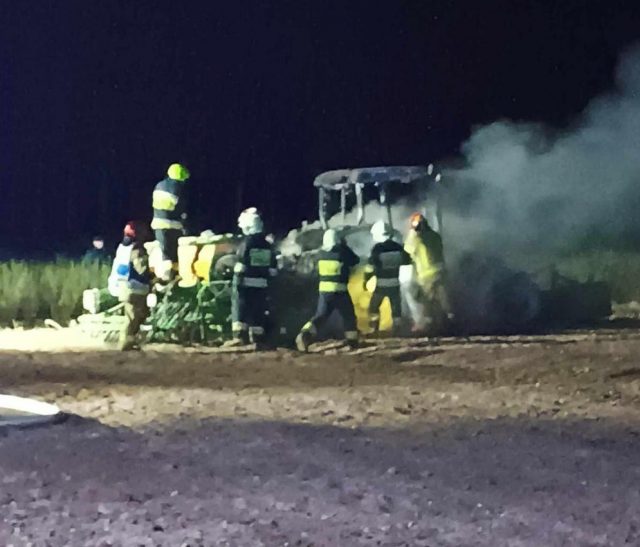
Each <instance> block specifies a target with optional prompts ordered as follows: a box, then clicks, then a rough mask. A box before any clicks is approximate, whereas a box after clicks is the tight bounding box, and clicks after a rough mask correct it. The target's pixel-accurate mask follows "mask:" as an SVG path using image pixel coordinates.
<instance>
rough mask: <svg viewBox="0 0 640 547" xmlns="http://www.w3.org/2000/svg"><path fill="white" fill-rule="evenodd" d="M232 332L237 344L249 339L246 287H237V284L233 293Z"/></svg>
mask: <svg viewBox="0 0 640 547" xmlns="http://www.w3.org/2000/svg"><path fill="white" fill-rule="evenodd" d="M231 332H232V334H233V342H234V343H235V344H246V343H247V342H248V341H249V325H248V323H247V302H246V289H243V288H241V287H236V286H235V284H234V287H233V289H232V294H231Z"/></svg>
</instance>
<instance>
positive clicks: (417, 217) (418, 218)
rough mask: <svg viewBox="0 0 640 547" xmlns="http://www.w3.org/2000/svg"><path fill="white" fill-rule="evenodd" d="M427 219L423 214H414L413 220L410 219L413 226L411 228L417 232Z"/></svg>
mask: <svg viewBox="0 0 640 547" xmlns="http://www.w3.org/2000/svg"><path fill="white" fill-rule="evenodd" d="M425 220H426V219H425V218H424V215H423V214H422V213H413V214H412V215H411V218H410V219H409V222H410V224H411V227H412V228H413V229H414V230H416V229H417V228H418V226H420V225H421V224H422V223H423V222H424V221H425Z"/></svg>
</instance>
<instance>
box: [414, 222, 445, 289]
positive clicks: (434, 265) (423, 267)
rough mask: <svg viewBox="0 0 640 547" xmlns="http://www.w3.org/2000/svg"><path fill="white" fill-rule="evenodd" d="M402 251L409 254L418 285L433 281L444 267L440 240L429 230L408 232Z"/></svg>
mask: <svg viewBox="0 0 640 547" xmlns="http://www.w3.org/2000/svg"><path fill="white" fill-rule="evenodd" d="M404 250H405V251H407V253H409V256H410V257H411V259H412V260H413V264H414V266H415V271H416V277H417V280H418V283H420V284H422V283H429V282H431V281H433V279H434V277H435V276H437V275H438V274H439V273H440V272H441V271H442V269H443V267H444V255H443V250H442V238H441V237H440V234H439V233H438V232H436V231H435V230H432V229H431V228H423V229H422V230H420V231H416V230H410V231H409V234H408V235H407V238H406V240H405V243H404Z"/></svg>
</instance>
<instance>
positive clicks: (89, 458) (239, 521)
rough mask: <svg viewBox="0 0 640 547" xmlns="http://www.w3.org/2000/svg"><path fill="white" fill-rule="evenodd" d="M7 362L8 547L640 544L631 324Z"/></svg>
mask: <svg viewBox="0 0 640 547" xmlns="http://www.w3.org/2000/svg"><path fill="white" fill-rule="evenodd" d="M0 348H1V349H0V392H2V393H11V394H16V395H25V396H32V397H37V398H39V399H43V400H46V401H49V402H55V403H56V404H58V405H59V406H60V407H61V408H62V409H63V410H64V411H65V412H68V413H69V414H70V418H69V419H68V420H67V421H66V422H64V423H62V424H58V425H54V426H48V427H42V428H37V429H24V430H18V429H6V428H5V429H4V430H0V507H1V512H0V545H15V546H22V545H34V546H40V545H42V546H62V545H71V546H76V545H77V546H85V545H100V546H107V545H114V546H115V545H126V546H129V545H132V546H137V545H144V546H147V545H148V546H156V545H161V546H164V545H166V546H174V545H178V546H179V545H185V546H186V545H191V546H198V545H207V546H209V545H233V546H235V545H239V546H243V545H248V546H254V545H267V546H270V545H304V546H310V545H314V546H320V545H345V546H348V545H410V546H413V545H418V546H419V545H422V546H491V547H495V546H531V547H533V546H535V547H540V546H555V545H558V546H560V545H585V546H596V545H598V546H600V545H601V546H611V545H614V546H617V545H640V362H639V360H638V355H639V352H640V330H636V329H632V328H628V329H617V330H614V329H602V330H599V331H580V332H566V333H561V334H553V335H536V336H533V335H532V336H511V337H472V338H467V339H453V338H443V339H439V340H429V339H411V340H400V339H389V340H378V341H375V342H373V341H372V342H368V343H367V344H366V345H365V346H364V347H362V348H361V349H359V350H357V351H348V350H347V349H346V348H345V347H344V346H342V345H341V344H339V343H330V342H329V343H325V344H322V345H318V346H316V347H314V348H312V349H313V352H312V353H310V354H307V355H301V354H298V353H296V352H293V351H289V350H285V349H282V350H278V351H270V352H265V353H259V354H255V353H251V352H235V353H229V352H220V351H215V350H209V349H202V348H178V347H170V346H164V347H161V346H150V347H148V348H145V350H144V351H142V352H135V353H128V354H120V353H117V352H113V351H109V350H108V349H104V348H101V347H98V346H96V345H95V344H91V343H88V342H87V341H86V340H82V339H80V338H79V337H77V335H76V334H74V333H73V332H72V331H68V330H63V331H25V332H4V333H0ZM28 348H31V351H27V349H28Z"/></svg>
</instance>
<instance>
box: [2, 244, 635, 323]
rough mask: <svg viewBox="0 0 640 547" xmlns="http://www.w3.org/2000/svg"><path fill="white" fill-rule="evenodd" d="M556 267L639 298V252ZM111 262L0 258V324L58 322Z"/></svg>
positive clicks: (578, 257) (99, 281)
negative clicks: (603, 282) (2, 259)
mask: <svg viewBox="0 0 640 547" xmlns="http://www.w3.org/2000/svg"><path fill="white" fill-rule="evenodd" d="M552 263H553V264H554V265H555V267H556V268H557V270H558V272H559V273H561V274H563V275H565V276H568V277H571V278H573V279H577V280H579V281H586V280H588V279H593V280H598V281H606V282H607V283H609V285H610V286H611V289H612V295H613V299H614V300H615V301H616V302H630V301H638V302H640V252H631V251H626V252H623V251H584V252H579V253H574V254H567V255H565V256H562V257H559V258H556V259H554V260H553V261H552ZM109 270H110V265H107V264H86V263H81V262H73V261H68V260H57V261H55V262H26V261H11V262H4V263H0V326H3V327H7V326H8V327H11V326H16V325H24V326H33V325H37V324H41V323H42V322H43V321H44V320H45V319H49V318H50V319H53V320H55V321H57V322H58V323H60V324H61V325H67V324H68V323H69V321H70V320H71V319H73V318H75V317H77V316H78V315H80V314H81V313H82V292H83V291H84V290H85V289H89V288H94V287H96V288H104V287H106V283H107V277H108V276H109Z"/></svg>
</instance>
